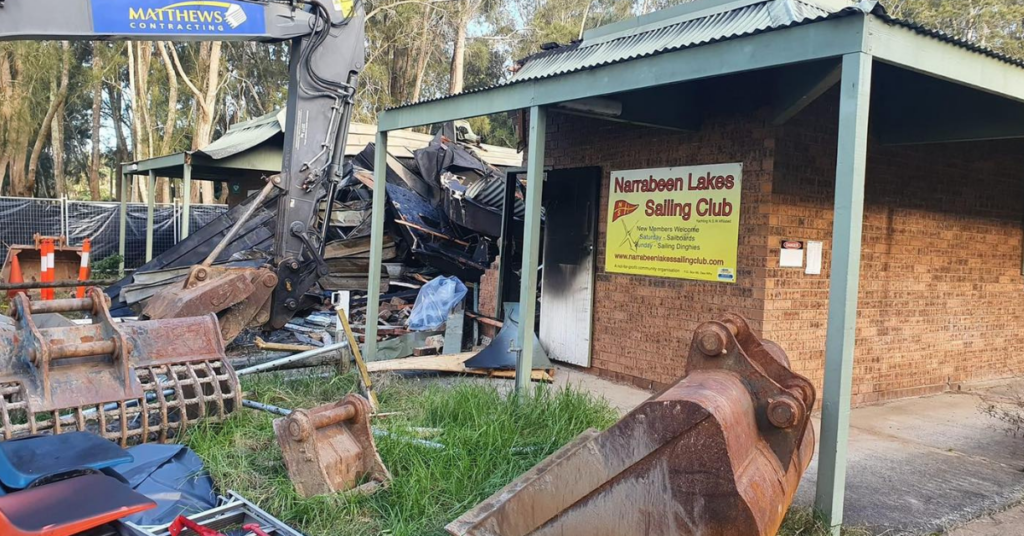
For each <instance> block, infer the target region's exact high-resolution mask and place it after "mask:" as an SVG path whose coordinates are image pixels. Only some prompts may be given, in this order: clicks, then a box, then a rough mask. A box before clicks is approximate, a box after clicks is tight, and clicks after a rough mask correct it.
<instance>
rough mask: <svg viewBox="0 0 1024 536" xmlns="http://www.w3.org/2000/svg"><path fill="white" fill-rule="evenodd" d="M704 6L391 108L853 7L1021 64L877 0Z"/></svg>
mask: <svg viewBox="0 0 1024 536" xmlns="http://www.w3.org/2000/svg"><path fill="white" fill-rule="evenodd" d="M677 7H680V6H677ZM709 11H711V10H708V9H704V10H700V12H699V13H697V14H699V15H700V16H693V17H690V18H686V17H679V18H678V20H675V19H671V18H669V19H667V20H665V21H664V23H663V24H662V25H660V26H659V25H656V24H644V23H643V20H642V19H638V22H637V23H636V24H637V27H636V28H635V29H634V30H633V31H630V30H629V29H623V30H619V29H618V28H616V29H614V30H612V31H606V32H601V31H600V30H601V29H597V31H591V32H590V33H592V34H597V35H598V36H597V37H596V38H588V37H587V36H585V37H584V40H583V41H582V42H577V43H572V44H570V45H566V46H563V47H560V48H556V49H553V50H547V51H542V52H538V53H537V54H534V55H533V56H530V57H528V58H526V59H525V60H524V64H523V65H522V67H521V68H520V69H519V71H518V72H516V74H515V75H513V76H512V77H511V78H510V79H509V80H506V81H504V82H501V83H499V84H495V85H493V86H490V87H485V88H479V89H474V90H470V91H465V92H463V93H460V94H456V95H449V96H442V97H437V98H433V99H423V100H421V101H419V102H417V103H408V104H404V105H402V106H396V107H394V108H404V107H406V106H414V105H416V104H421V103H427V102H433V101H439V100H446V99H450V98H453V97H458V96H459V95H464V94H470V93H478V92H482V91H487V90H490V89H494V88H496V87H501V86H509V85H514V84H518V83H522V82H527V81H532V80H540V79H545V78H551V77H556V76H560V75H564V74H568V73H572V72H577V71H584V70H588V69H594V68H598V67H601V66H604V65H611V64H614V63H620V62H624V61H629V60H632V59H638V58H642V57H647V56H653V55H656V54H661V53H665V52H673V51H677V50H682V49H685V48H689V47H694V46H700V45H705V44H710V43H714V42H718V41H725V40H729V39H735V38H738V37H745V36H750V35H755V34H759V33H763V32H767V31H772V30H780V29H783V28H790V27H793V26H800V25H803V24H810V23H814V22H819V21H824V20H828V19H833V18H838V17H844V16H848V15H852V14H858V13H860V14H870V15H872V16H875V17H878V18H880V19H881V20H883V21H885V22H886V23H888V24H894V25H898V26H902V27H904V28H907V29H910V30H912V31H914V32H916V33H918V34H921V35H925V36H928V37H932V38H935V39H938V40H940V41H943V42H946V43H949V44H951V45H955V46H958V47H961V48H965V49H968V50H971V51H973V52H976V53H978V54H982V55H985V56H988V57H991V58H995V59H998V60H1000V61H1003V62H1005V63H1008V64H1010V65H1014V66H1017V67H1024V60H1020V59H1017V58H1013V57H1010V56H1007V55H1006V54H1002V53H999V52H996V51H994V50H992V49H990V48H986V47H983V46H980V45H978V44H976V43H972V42H970V41H967V40H964V39H960V38H957V37H953V36H951V35H949V34H947V33H945V32H942V31H939V30H934V29H931V28H928V27H926V26H923V25H921V24H918V23H916V22H913V21H909V20H903V19H898V18H895V17H892V16H890V15H888V14H887V13H886V11H885V8H884V7H883V5H882V4H880V3H879V2H878V1H877V0H860V1H858V2H853V0H850V1H848V2H843V1H842V0H763V1H757V0H751V1H749V2H744V1H742V0H738V1H734V2H722V3H721V10H720V11H718V12H711V13H708V12H709Z"/></svg>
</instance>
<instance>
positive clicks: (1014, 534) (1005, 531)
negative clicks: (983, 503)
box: [948, 506, 1024, 536]
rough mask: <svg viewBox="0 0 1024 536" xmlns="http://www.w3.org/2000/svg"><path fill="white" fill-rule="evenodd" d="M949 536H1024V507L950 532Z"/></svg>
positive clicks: (973, 522)
mask: <svg viewBox="0 0 1024 536" xmlns="http://www.w3.org/2000/svg"><path fill="white" fill-rule="evenodd" d="M948 534H949V536H1024V506H1017V507H1014V508H1011V509H1009V510H1006V511H1003V512H999V513H996V514H992V515H989V516H985V517H982V518H980V519H978V520H975V521H972V522H971V523H968V524H967V525H966V526H963V527H960V528H957V529H953V530H951V531H949V533H948Z"/></svg>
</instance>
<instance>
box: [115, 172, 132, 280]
mask: <svg viewBox="0 0 1024 536" xmlns="http://www.w3.org/2000/svg"><path fill="white" fill-rule="evenodd" d="M128 177H131V175H128V174H127V173H122V174H121V231H120V232H121V234H120V235H119V238H118V243H117V253H118V254H119V255H121V264H120V265H118V268H117V273H118V274H119V275H120V276H121V277H124V247H125V241H126V237H127V232H128V197H129V196H131V195H132V193H131V179H129V178H128Z"/></svg>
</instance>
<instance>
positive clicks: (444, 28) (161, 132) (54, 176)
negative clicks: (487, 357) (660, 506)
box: [0, 0, 1024, 201]
mask: <svg viewBox="0 0 1024 536" xmlns="http://www.w3.org/2000/svg"><path fill="white" fill-rule="evenodd" d="M685 1H687V0H588V1H586V2H580V1H578V0H365V1H364V3H363V7H364V9H365V11H366V13H367V23H366V34H367V38H366V43H367V60H366V67H365V69H364V71H363V73H362V75H361V77H360V81H359V91H358V95H357V99H356V109H355V119H356V120H358V121H363V122H369V123H372V122H374V119H375V117H376V115H377V113H378V112H379V111H381V110H383V109H385V108H387V107H389V106H394V105H397V104H401V103H404V102H408V101H413V100H420V99H425V98H435V97H440V96H443V95H445V94H447V93H449V92H450V91H451V90H453V89H459V88H464V89H467V90H471V89H476V88H481V87H486V86H490V85H493V84H495V83H499V82H501V81H502V80H504V79H505V78H507V77H508V76H509V74H508V69H509V68H510V67H512V66H513V64H514V62H515V61H516V60H518V59H521V58H524V57H526V56H529V55H531V54H534V53H536V52H537V51H539V50H540V47H541V45H542V44H545V43H551V42H554V43H563V44H564V43H569V42H572V41H574V40H576V39H579V37H580V36H581V34H582V32H583V31H584V30H586V29H588V28H594V27H597V26H601V25H604V24H609V23H612V22H616V21H619V20H622V19H625V18H627V17H631V16H635V15H638V14H644V13H649V12H651V11H654V10H658V9H664V8H666V7H670V6H672V5H674V4H678V3H681V2H685ZM885 4H886V5H887V6H888V8H889V11H890V12H891V13H892V14H894V15H896V16H899V17H904V18H911V19H914V20H917V21H919V22H921V23H923V24H925V25H928V26H930V27H934V28H936V29H940V30H943V31H945V32H947V33H950V34H952V35H955V36H958V37H962V38H964V39H969V40H972V41H975V42H977V43H978V44H981V45H983V46H986V47H991V48H993V49H995V50H998V51H1000V52H1004V53H1006V54H1010V55H1013V56H1017V57H1024V24H1021V21H1022V20H1024V0H970V1H963V0H892V1H891V2H886V3H885ZM165 47H166V48H165ZM289 49H290V47H289V44H287V43H278V44H266V43H247V42H230V43H223V47H222V51H221V52H222V54H221V55H220V57H219V58H217V57H216V55H212V56H211V54H210V51H211V48H210V45H209V44H201V43H153V42H143V43H137V44H135V45H133V46H131V48H130V45H128V44H127V43H124V42H104V43H87V42H73V43H70V51H69V54H68V56H67V61H65V59H64V56H63V52H62V45H61V44H60V43H56V42H10V43H2V44H0V194H5V195H36V196H55V195H60V194H62V193H63V194H66V195H69V196H70V197H72V198H75V197H92V198H96V199H101V198H112V197H116V194H115V193H114V192H115V190H116V188H115V187H116V186H117V185H118V184H119V182H120V181H119V180H118V179H119V171H118V168H119V166H118V164H119V163H120V162H124V161H128V160H131V159H133V158H139V157H148V156H151V155H154V154H159V153H165V152H170V151H180V150H186V149H192V148H195V147H196V146H200V145H203V144H204V143H205V142H206V140H207V139H215V138H217V137H218V136H220V135H222V134H223V133H224V132H225V131H226V130H227V129H228V128H230V126H231V125H233V124H235V123H238V122H240V121H245V120H248V119H252V118H254V117H258V116H261V115H264V114H266V113H269V112H272V111H273V110H275V109H277V108H278V107H280V106H282V105H283V104H284V103H285V102H286V97H287V95H286V93H287V86H288V84H287V80H288V59H289ZM129 50H131V51H132V54H131V56H132V61H133V65H134V67H135V68H134V69H129ZM163 50H166V51H169V53H170V54H169V58H170V59H173V58H176V59H177V60H179V61H178V63H180V65H179V66H172V65H171V63H173V62H169V61H167V60H165V59H164V57H163V55H162V53H161V52H162V51H163ZM457 60H458V61H457ZM65 69H66V70H67V73H68V91H67V95H66V97H63V98H60V95H61V93H60V92H59V91H57V89H58V88H59V87H60V81H61V73H62V71H63V70H65ZM214 74H216V75H217V76H212V75H214ZM456 74H458V75H459V80H456V79H455V77H456ZM207 83H210V84H211V85H212V86H213V87H211V88H209V89H211V90H212V96H213V97H212V105H213V108H215V109H214V110H213V114H212V117H209V116H207V115H206V114H204V113H203V110H204V106H203V104H204V101H205V100H206V93H205V89H206V88H205V87H204V84H207ZM190 84H191V85H194V86H195V87H196V89H198V90H199V93H202V94H203V95H202V97H203V98H202V99H201V98H199V97H200V95H198V94H197V93H196V92H195V91H193V90H192V88H191V87H190ZM97 95H98V97H97ZM94 97H97V98H94ZM51 105H54V106H51ZM50 108H54V111H55V114H54V115H55V119H54V121H53V122H52V123H51V125H57V126H58V127H59V128H57V129H54V132H52V133H51V132H50V125H44V124H42V123H43V118H44V117H46V115H47V111H48V110H49V109H50ZM94 110H95V111H94ZM97 112H98V114H100V115H101V116H102V117H101V119H102V120H101V121H95V122H94V121H93V119H94V117H95V116H96V115H97ZM512 125H513V121H512V119H511V118H510V117H508V116H507V115H499V116H493V117H485V118H476V119H474V120H473V128H474V130H475V131H476V133H477V134H479V135H481V136H483V137H484V138H485V139H486V140H487V141H489V142H490V143H497V144H503V145H509V146H514V145H515V144H516V142H517V136H516V133H515V132H514V129H513V128H512ZM101 131H102V132H101ZM50 134H52V135H50ZM136 138H139V139H136ZM94 140H95V142H94ZM94 143H97V144H99V145H102V150H101V151H99V152H98V154H97V157H96V158H95V159H94V158H93V156H92V154H91V153H92V146H93V144H94ZM36 146H38V147H39V148H40V149H42V150H41V151H40V152H39V154H38V158H35V159H33V158H32V156H33V154H32V153H34V152H35V151H33V149H34V147H36ZM32 166H34V169H30V167H32ZM33 176H34V177H35V180H33ZM143 182H144V181H143ZM207 184H208V183H204V186H205V185H207ZM142 188H143V186H142V185H136V186H135V187H134V188H133V195H135V196H138V195H140V194H141V193H142V191H141V189H142ZM175 194H180V192H173V191H171V189H170V188H169V186H168V183H167V182H166V181H164V180H162V181H161V183H160V185H159V188H158V191H157V195H158V200H160V201H169V197H171V196H173V195H175ZM204 195H206V196H207V197H211V196H212V195H213V190H212V188H211V189H210V191H208V192H206V191H204Z"/></svg>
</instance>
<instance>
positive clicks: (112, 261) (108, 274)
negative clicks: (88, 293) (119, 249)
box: [90, 254, 124, 281]
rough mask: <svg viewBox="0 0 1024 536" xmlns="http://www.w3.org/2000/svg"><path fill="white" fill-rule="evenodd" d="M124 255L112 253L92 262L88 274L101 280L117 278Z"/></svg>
mask: <svg viewBox="0 0 1024 536" xmlns="http://www.w3.org/2000/svg"><path fill="white" fill-rule="evenodd" d="M123 260H124V257H122V256H120V255H118V254H114V255H111V256H109V257H105V258H103V259H101V260H98V261H96V262H93V263H92V271H91V272H90V276H91V278H92V279H95V280H98V281H102V280H106V279H117V278H118V277H119V276H120V273H121V262H123Z"/></svg>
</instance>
